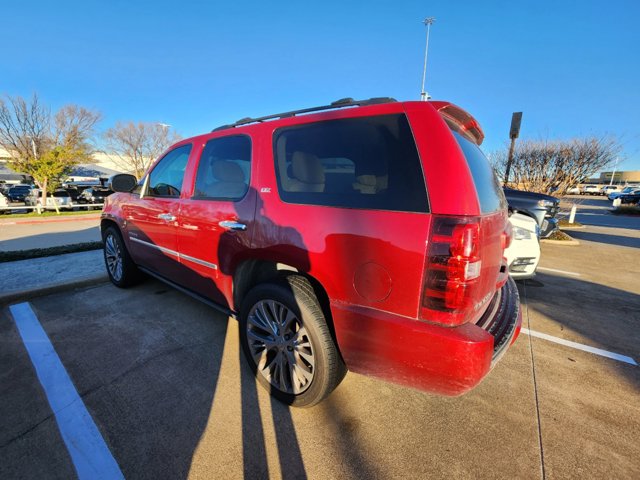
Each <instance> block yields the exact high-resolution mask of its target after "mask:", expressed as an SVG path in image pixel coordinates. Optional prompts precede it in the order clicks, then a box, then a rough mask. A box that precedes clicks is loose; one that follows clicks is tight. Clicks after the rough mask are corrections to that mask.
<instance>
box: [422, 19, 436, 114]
mask: <svg viewBox="0 0 640 480" xmlns="http://www.w3.org/2000/svg"><path fill="white" fill-rule="evenodd" d="M435 21H436V19H435V17H427V18H425V19H424V20H423V21H422V23H424V24H425V25H426V26H427V44H426V46H425V48H424V68H423V69H422V90H421V91H420V100H422V101H423V102H426V101H427V100H429V99H430V98H431V97H430V96H429V94H428V93H427V92H426V91H425V90H424V81H425V79H426V76H427V55H428V54H429V32H430V31H431V25H432V24H433V22H435Z"/></svg>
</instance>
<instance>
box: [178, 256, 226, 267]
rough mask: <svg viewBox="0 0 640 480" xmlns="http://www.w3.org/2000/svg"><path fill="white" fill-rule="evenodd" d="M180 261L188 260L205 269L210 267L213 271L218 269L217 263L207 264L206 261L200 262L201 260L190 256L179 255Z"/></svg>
mask: <svg viewBox="0 0 640 480" xmlns="http://www.w3.org/2000/svg"><path fill="white" fill-rule="evenodd" d="M178 255H179V256H180V259H181V260H182V259H184V260H188V261H189V262H193V263H197V264H198V265H202V266H203V267H209V268H212V269H213V270H217V269H218V265H216V264H215V263H211V262H207V261H205V260H200V259H199V258H195V257H192V256H190V255H185V254H184V253H179V254H178Z"/></svg>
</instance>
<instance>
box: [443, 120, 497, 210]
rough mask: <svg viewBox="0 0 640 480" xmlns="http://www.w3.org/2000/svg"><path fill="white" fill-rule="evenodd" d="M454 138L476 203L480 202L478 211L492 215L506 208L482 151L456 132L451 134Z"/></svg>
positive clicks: (493, 173) (495, 178)
mask: <svg viewBox="0 0 640 480" xmlns="http://www.w3.org/2000/svg"><path fill="white" fill-rule="evenodd" d="M451 133H453V136H454V137H456V140H457V141H458V145H460V148H461V149H462V152H463V153H464V156H465V158H466V159H467V164H468V165H469V170H471V176H472V177H473V183H474V184H475V186H476V192H477V194H478V201H479V202H480V211H481V212H482V213H483V214H484V213H493V212H497V211H499V210H503V209H506V208H507V200H506V198H505V197H504V193H503V191H502V188H501V187H500V182H499V181H498V178H497V177H496V174H495V172H494V171H493V168H491V165H490V164H489V160H487V157H485V156H484V153H482V150H480V148H479V147H478V146H477V145H476V144H475V143H473V142H471V141H469V140H467V139H466V138H465V137H463V136H462V135H460V134H459V133H457V132H451Z"/></svg>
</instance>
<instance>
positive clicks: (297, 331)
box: [240, 275, 347, 407]
mask: <svg viewBox="0 0 640 480" xmlns="http://www.w3.org/2000/svg"><path fill="white" fill-rule="evenodd" d="M289 314H291V315H292V316H290V315H289ZM278 322H279V323H278ZM262 327H264V328H262ZM267 327H271V328H270V329H269V328H267ZM262 339H264V342H263V341H262ZM240 340H241V343H242V349H243V351H244V355H245V358H246V360H247V362H248V364H249V366H250V367H251V370H252V371H253V372H254V374H255V375H256V378H257V379H258V381H259V382H260V384H261V385H262V386H263V387H265V388H266V389H267V390H269V391H270V392H271V394H272V395H273V396H274V397H276V398H277V399H278V400H280V401H281V402H283V403H285V404H287V405H293V406H296V407H310V406H312V405H315V404H317V403H319V402H320V401H322V400H323V399H324V398H326V397H327V396H328V395H329V394H330V393H331V392H332V391H333V390H334V389H335V388H336V387H337V386H338V385H339V384H340V382H341V381H342V379H343V378H344V376H345V374H346V372H347V369H346V367H345V365H344V362H343V361H342V357H341V356H340V353H339V352H338V348H337V347H336V344H335V342H334V340H333V338H332V336H331V332H330V330H329V327H328V326H327V322H326V320H325V317H324V314H323V313H322V308H321V307H320V304H319V302H318V299H317V298H316V296H315V294H314V292H313V288H312V287H311V284H310V283H309V282H308V281H307V279H305V278H304V277H301V276H299V275H288V276H286V277H283V278H281V279H280V280H278V281H277V282H274V283H264V284H260V285H257V286H256V287H254V288H253V289H252V290H251V291H250V292H249V294H248V295H247V296H246V298H245V299H244V300H243V302H242V306H241V310H240ZM268 344H270V346H268ZM254 355H255V356H254ZM256 358H258V362H257V363H256ZM263 360H264V365H261V367H260V368H259V367H258V364H261V363H262V361H263ZM283 367H284V368H283ZM267 375H269V376H270V377H272V378H271V379H270V378H268V377H267ZM273 377H275V378H273Z"/></svg>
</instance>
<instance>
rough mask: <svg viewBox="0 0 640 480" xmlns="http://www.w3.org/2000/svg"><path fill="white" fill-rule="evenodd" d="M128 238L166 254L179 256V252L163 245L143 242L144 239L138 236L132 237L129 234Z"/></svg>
mask: <svg viewBox="0 0 640 480" xmlns="http://www.w3.org/2000/svg"><path fill="white" fill-rule="evenodd" d="M129 240H131V241H132V242H136V243H139V244H141V245H144V246H146V247H150V248H153V249H155V250H160V251H161V252H162V253H166V254H167V255H171V256H173V257H178V258H180V254H179V253H178V252H176V251H174V250H170V249H168V248H164V247H161V246H159V245H155V244H153V243H149V242H145V241H144V240H140V239H139V238H135V237H132V236H131V235H129Z"/></svg>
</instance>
